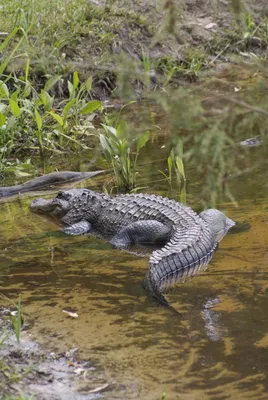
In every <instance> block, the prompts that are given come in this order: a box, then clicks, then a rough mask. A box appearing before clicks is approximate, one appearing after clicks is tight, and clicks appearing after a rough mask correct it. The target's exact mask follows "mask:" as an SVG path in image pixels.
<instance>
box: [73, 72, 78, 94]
mask: <svg viewBox="0 0 268 400" xmlns="http://www.w3.org/2000/svg"><path fill="white" fill-rule="evenodd" d="M78 85H79V76H78V72H77V71H74V73H73V88H74V90H75V89H76V88H77V86H78Z"/></svg>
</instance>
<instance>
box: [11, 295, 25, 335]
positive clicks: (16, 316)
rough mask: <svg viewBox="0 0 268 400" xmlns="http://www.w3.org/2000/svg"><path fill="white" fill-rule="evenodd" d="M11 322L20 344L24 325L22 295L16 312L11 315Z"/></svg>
mask: <svg viewBox="0 0 268 400" xmlns="http://www.w3.org/2000/svg"><path fill="white" fill-rule="evenodd" d="M10 322H11V326H12V328H13V329H14V332H15V335H16V338H17V342H18V343H20V335H21V328H22V325H23V316H22V305H21V295H19V299H18V302H17V303H16V311H12V312H11V314H10Z"/></svg>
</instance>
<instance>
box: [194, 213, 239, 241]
mask: <svg viewBox="0 0 268 400" xmlns="http://www.w3.org/2000/svg"><path fill="white" fill-rule="evenodd" d="M199 216H200V217H201V218H202V219H203V220H204V221H206V223H207V224H208V226H209V228H210V230H211V232H212V234H213V237H214V239H215V241H216V242H220V241H221V240H222V238H223V237H224V236H225V235H226V233H227V232H228V231H229V229H231V228H232V226H234V225H235V222H234V221H232V220H231V219H230V218H228V217H226V215H225V214H224V213H223V212H221V211H219V210H217V209H215V208H210V209H208V210H205V211H202V212H201V213H200V214H199Z"/></svg>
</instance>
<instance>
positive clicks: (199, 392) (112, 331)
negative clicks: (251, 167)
mask: <svg viewBox="0 0 268 400" xmlns="http://www.w3.org/2000/svg"><path fill="white" fill-rule="evenodd" d="M148 169H150V170H151V166H150V167H149V168H148ZM157 169H161V168H160V167H159V165H155V171H157ZM266 176H267V173H266ZM264 177H265V175H264V173H263V174H262V175H256V176H247V177H246V178H245V181H244V184H243V183H241V181H237V182H235V184H234V185H233V191H234V194H235V196H236V200H237V202H238V207H237V208H236V207H234V206H233V205H232V204H230V203H222V204H219V205H218V208H220V209H222V210H223V211H225V212H226V214H227V215H228V216H229V217H230V218H232V219H234V220H236V221H244V220H246V221H247V223H248V224H249V225H250V229H249V230H244V231H243V230H241V231H240V232H237V233H229V234H228V235H227V236H226V237H225V238H224V240H223V241H222V242H221V243H220V247H219V249H218V251H217V253H216V255H215V256H214V258H213V260H212V262H211V263H210V265H209V268H208V269H207V271H205V272H203V273H202V274H201V275H199V276H198V277H195V278H194V279H192V280H187V281H186V282H185V283H184V284H178V285H177V286H176V287H175V288H174V289H173V290H172V291H171V292H170V293H169V294H168V299H169V301H170V302H171V303H172V305H173V306H174V308H175V309H177V310H179V311H180V312H181V314H182V317H180V316H179V315H177V314H176V313H174V312H173V311H172V310H171V309H168V308H164V307H159V306H157V305H156V304H155V302H154V301H153V299H152V298H151V297H150V296H149V295H148V294H147V293H146V292H145V290H144V289H143V287H142V281H143V278H144V276H145V273H146V270H147V266H148V258H147V257H137V256H135V255H132V254H128V253H125V252H121V251H118V250H115V249H112V248H111V247H110V246H109V245H108V244H107V243H105V242H104V241H102V240H100V239H96V238H92V237H86V236H82V237H75V236H74V237H72V236H67V235H64V234H62V233H59V232H58V229H59V227H58V226H57V224H56V223H55V222H53V221H49V220H47V219H46V218H45V217H43V216H40V215H35V214H31V213H30V212H29V210H28V205H29V203H30V201H31V200H32V198H28V197H27V196H24V197H23V199H17V200H12V201H8V200H7V201H5V202H2V203H1V204H0V214H1V215H0V218H1V221H2V222H1V225H2V227H1V231H0V246H1V266H0V290H1V293H3V294H5V295H6V296H8V297H9V298H11V299H13V300H14V301H16V300H17V298H18V295H19V293H22V301H23V306H24V312H25V314H26V317H27V319H28V320H29V321H31V323H32V326H31V333H32V335H33V337H34V338H36V339H38V340H39V341H40V342H41V343H43V345H44V346H45V347H47V349H48V351H51V350H52V349H55V350H56V351H65V350H66V349H69V348H71V347H77V348H79V357H80V358H81V359H85V360H90V361H91V362H92V365H94V367H95V368H96V370H95V373H98V374H99V379H100V383H103V382H107V383H108V384H109V387H108V388H109V389H108V390H107V391H105V392H103V393H102V394H99V395H98V396H99V397H101V398H103V399H120V400H123V399H124V400H125V399H146V400H156V399H161V395H162V393H163V392H164V391H165V392H166V393H167V400H173V399H183V400H194V399H205V400H206V399H208V400H221V399H236V400H240V399H241V400H242V399H243V400H244V399H259V400H262V399H267V398H268V378H267V373H268V313H267V310H268V217H267V209H268V204H267V187H265V185H264V184H265V179H264ZM247 180H250V181H251V183H252V185H253V189H252V187H250V186H249V185H248V184H247ZM254 188H255V190H254ZM150 191H151V192H153V191H155V186H154V187H151V188H150ZM157 192H158V193H160V194H168V188H167V186H166V184H165V183H162V184H161V185H160V186H158V187H157ZM252 193H254V195H252ZM188 194H189V199H190V203H191V205H192V206H195V204H196V206H198V182H197V183H196V185H195V183H194V182H193V185H192V186H190V192H189V193H188ZM63 309H65V310H72V311H75V312H76V313H77V314H78V315H79V317H78V318H76V319H71V318H69V317H68V316H67V315H66V314H64V313H63V312H62V310H63ZM82 389H84V390H85V389H86V387H83V388H82Z"/></svg>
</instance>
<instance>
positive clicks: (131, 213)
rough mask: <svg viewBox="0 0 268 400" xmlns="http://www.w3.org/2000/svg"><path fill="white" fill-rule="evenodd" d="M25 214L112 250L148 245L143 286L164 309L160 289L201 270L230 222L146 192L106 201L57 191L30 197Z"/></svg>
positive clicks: (78, 191)
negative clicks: (103, 243) (94, 238)
mask: <svg viewBox="0 0 268 400" xmlns="http://www.w3.org/2000/svg"><path fill="white" fill-rule="evenodd" d="M30 210H31V211H33V212H37V213H45V214H47V215H49V216H52V217H54V218H56V219H59V220H60V221H61V222H62V223H63V224H64V225H65V227H64V228H63V229H62V231H63V232H65V233H66V234H70V235H80V234H93V235H97V236H100V237H103V238H104V239H106V240H107V241H109V242H110V243H111V244H112V245H113V246H114V247H117V248H119V249H125V250H127V249H129V248H130V247H131V246H133V245H141V244H154V245H157V246H158V248H157V249H156V250H154V251H152V253H151V255H150V259H149V269H148V271H147V273H146V276H145V280H144V286H145V288H146V289H147V290H148V291H149V292H150V293H151V294H152V295H153V296H154V297H155V298H157V299H158V300H159V301H160V302H161V303H162V304H164V305H169V303H168V301H167V300H166V298H165V296H164V294H163V293H164V292H165V291H166V289H167V288H168V287H169V286H171V285H173V284H174V283H176V282H178V281H181V280H183V279H184V278H186V277H190V276H193V275H196V274H197V273H198V272H199V271H201V270H202V269H205V268H206V266H207V265H208V263H209V261H210V260H211V258H212V256H213V254H214V253H215V250H216V248H217V246H218V243H219V241H220V240H221V239H222V238H223V237H224V236H225V234H226V233H227V232H228V230H229V229H230V228H231V227H232V226H234V225H235V222H234V221H232V220H231V219H229V218H228V217H226V216H225V214H224V213H222V212H221V211H219V210H217V209H208V210H205V211H202V212H201V213H200V214H199V215H198V214H197V213H195V212H194V210H193V209H192V208H190V207H188V206H185V205H183V204H181V203H179V202H176V201H175V200H170V199H168V198H164V197H161V196H157V195H149V194H124V195H118V196H115V197H110V196H108V195H106V194H104V193H98V192H95V191H92V190H89V189H71V190H66V191H64V190H63V191H59V193H58V195H57V196H56V197H55V198H54V199H50V200H46V199H43V198H39V199H35V200H33V201H32V203H31V205H30Z"/></svg>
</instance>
